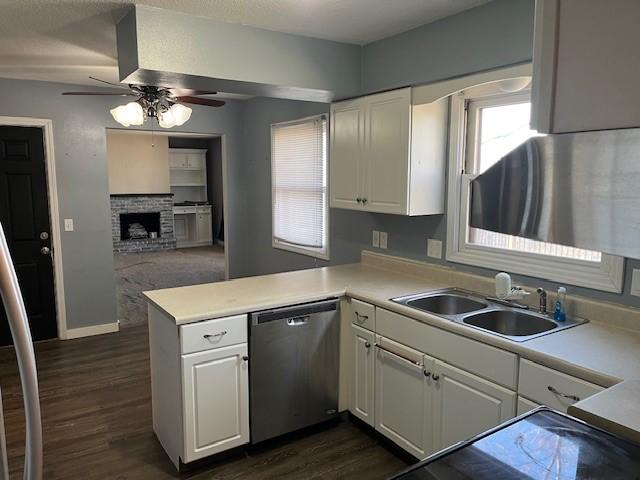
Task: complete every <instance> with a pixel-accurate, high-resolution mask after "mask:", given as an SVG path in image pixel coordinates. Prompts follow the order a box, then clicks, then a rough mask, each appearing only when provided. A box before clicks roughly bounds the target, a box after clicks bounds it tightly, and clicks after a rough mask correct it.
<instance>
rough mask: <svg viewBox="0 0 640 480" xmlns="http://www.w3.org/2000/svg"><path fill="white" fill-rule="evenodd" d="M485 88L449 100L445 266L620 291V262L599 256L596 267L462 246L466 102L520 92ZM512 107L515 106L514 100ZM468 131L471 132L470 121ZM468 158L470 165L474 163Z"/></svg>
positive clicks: (469, 176) (466, 185)
mask: <svg viewBox="0 0 640 480" xmlns="http://www.w3.org/2000/svg"><path fill="white" fill-rule="evenodd" d="M496 85H498V83H495V82H494V83H493V84H487V85H483V86H480V87H476V88H474V89H473V92H469V89H468V90H466V91H461V92H459V93H456V94H454V95H452V96H451V112H450V125H449V162H448V169H447V173H448V175H447V178H448V180H447V184H448V185H447V187H448V188H447V191H448V193H447V248H446V259H447V261H449V262H453V263H461V264H465V265H472V266H475V267H482V268H489V269H492V270H504V271H508V272H512V273H516V274H521V275H526V276H530V277H536V278H541V279H545V280H551V281H555V282H561V283H565V284H569V285H575V286H580V287H586V288H591V289H595V290H601V291H606V292H615V293H621V292H622V288H623V285H624V258H623V257H618V256H614V255H607V254H604V253H603V254H602V260H601V261H600V263H595V262H588V261H584V260H577V259H570V258H562V257H555V256H545V255H540V254H535V253H528V252H520V251H506V250H504V249H499V248H495V247H487V246H482V245H477V244H470V243H468V242H467V236H468V232H467V229H468V218H469V184H470V182H471V180H472V179H473V178H475V177H476V175H475V174H469V173H466V168H467V142H468V141H469V131H468V130H469V127H470V125H469V124H468V110H467V107H468V102H470V101H473V100H475V101H476V102H481V101H483V100H485V99H486V100H488V103H490V102H491V100H490V99H491V96H494V97H497V96H500V97H503V98H507V97H510V96H513V98H514V99H515V98H518V97H520V98H521V97H522V95H523V93H525V92H526V91H527V90H523V91H522V92H517V93H515V94H505V93H504V92H500V91H499V89H498V88H497V87H496ZM516 103H517V102H516ZM471 127H473V128H477V126H476V125H475V124H473V123H472V125H471ZM476 154H477V152H474V154H473V161H474V162H475V161H476V157H475V156H476Z"/></svg>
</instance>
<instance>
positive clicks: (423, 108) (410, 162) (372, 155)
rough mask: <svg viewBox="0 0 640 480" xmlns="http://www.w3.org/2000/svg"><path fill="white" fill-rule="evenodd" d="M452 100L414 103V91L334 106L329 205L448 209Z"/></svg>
mask: <svg viewBox="0 0 640 480" xmlns="http://www.w3.org/2000/svg"><path fill="white" fill-rule="evenodd" d="M447 113H448V101H447V100H446V99H443V100H438V101H436V102H433V103H429V104H421V105H413V104H412V89H411V88H404V89H400V90H393V91H390V92H384V93H379V94H375V95H369V96H367V97H362V98H358V99H354V100H348V101H345V102H339V103H335V104H333V105H332V106H331V122H330V129H331V135H330V139H331V141H330V172H331V176H330V179H331V180H330V192H331V197H330V198H331V207H333V208H347V209H354V210H363V211H368V212H380V213H393V214H399V215H434V214H441V213H444V164H445V144H446V122H447Z"/></svg>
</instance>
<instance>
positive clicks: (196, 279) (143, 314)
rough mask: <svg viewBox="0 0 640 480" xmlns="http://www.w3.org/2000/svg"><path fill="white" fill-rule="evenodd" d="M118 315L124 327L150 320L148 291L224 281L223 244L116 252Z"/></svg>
mask: <svg viewBox="0 0 640 480" xmlns="http://www.w3.org/2000/svg"><path fill="white" fill-rule="evenodd" d="M114 262H115V272H116V288H117V295H118V318H119V319H120V325H121V326H130V325H139V324H142V323H146V321H147V305H146V302H145V300H144V297H143V296H142V292H144V291H146V290H156V289H159V288H171V287H181V286H184V285H194V284H198V283H210V282H219V281H222V280H224V278H225V276H224V250H223V248H222V247H220V246H217V245H216V246H212V247H196V248H182V249H178V250H168V251H164V252H150V253H135V254H129V255H115V256H114Z"/></svg>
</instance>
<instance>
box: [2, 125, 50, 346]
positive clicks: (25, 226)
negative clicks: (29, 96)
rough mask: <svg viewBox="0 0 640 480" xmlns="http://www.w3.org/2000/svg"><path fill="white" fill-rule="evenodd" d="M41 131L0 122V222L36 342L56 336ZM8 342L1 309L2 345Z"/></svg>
mask: <svg viewBox="0 0 640 480" xmlns="http://www.w3.org/2000/svg"><path fill="white" fill-rule="evenodd" d="M48 198H49V197H48V191H47V175H46V165H45V157H44V140H43V132H42V129H40V128H33V127H6V126H0V222H2V226H3V228H4V231H5V235H6V237H7V243H8V244H9V250H10V252H11V256H12V258H13V263H14V265H15V268H16V273H17V276H18V282H19V284H20V288H21V290H22V295H23V297H24V301H25V305H26V309H27V315H28V317H29V324H30V326H31V335H32V336H33V339H34V340H44V339H47V338H54V337H56V336H57V325H56V309H55V297H54V284H53V261H52V255H51V250H50V249H51V225H50V221H49V201H48ZM11 343H12V339H11V332H10V330H9V325H8V323H7V318H6V314H5V311H4V307H3V308H0V344H2V345H9V344H11Z"/></svg>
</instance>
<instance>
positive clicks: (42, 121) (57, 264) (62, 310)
mask: <svg viewBox="0 0 640 480" xmlns="http://www.w3.org/2000/svg"><path fill="white" fill-rule="evenodd" d="M0 125H2V126H11V127H37V128H41V129H42V133H43V139H44V163H45V168H46V171H47V172H46V174H47V197H48V198H47V199H48V202H49V223H50V225H51V248H52V251H53V290H54V298H55V303H56V309H55V310H56V324H57V327H58V338H60V339H61V340H66V339H67V338H68V332H67V309H66V306H65V295H64V277H63V271H62V235H61V232H60V209H59V206H58V183H57V181H56V156H55V153H54V147H53V121H52V120H51V119H48V118H32V117H6V116H0Z"/></svg>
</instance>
